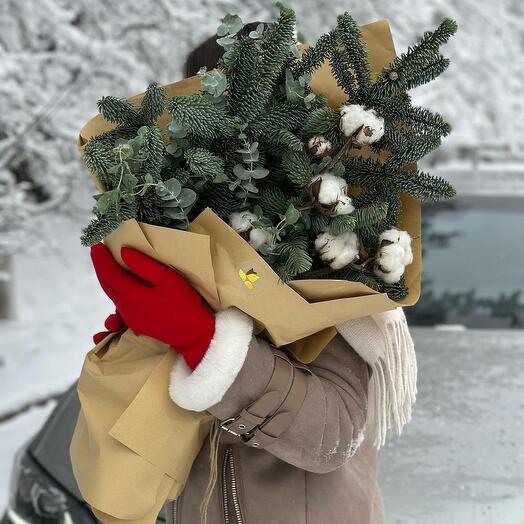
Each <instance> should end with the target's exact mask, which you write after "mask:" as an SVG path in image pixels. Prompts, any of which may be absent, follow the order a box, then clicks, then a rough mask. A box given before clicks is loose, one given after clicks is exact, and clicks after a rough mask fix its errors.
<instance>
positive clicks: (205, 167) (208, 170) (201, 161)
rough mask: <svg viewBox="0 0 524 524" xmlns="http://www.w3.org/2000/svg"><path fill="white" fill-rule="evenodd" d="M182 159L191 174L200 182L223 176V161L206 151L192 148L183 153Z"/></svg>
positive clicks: (200, 148)
mask: <svg viewBox="0 0 524 524" xmlns="http://www.w3.org/2000/svg"><path fill="white" fill-rule="evenodd" d="M184 157H185V159H186V160H187V164H188V166H189V169H190V170H191V171H192V173H193V174H194V175H195V176H196V177H197V178H199V179H200V180H201V181H202V182H207V181H208V180H211V179H214V178H215V177H220V176H222V175H225V172H224V160H223V159H222V158H221V157H219V156H218V155H215V154H213V153H212V152H211V151H209V150H208V149H204V148H202V147H193V148H189V149H186V150H185V151H184Z"/></svg>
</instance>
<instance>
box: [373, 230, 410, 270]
mask: <svg viewBox="0 0 524 524" xmlns="http://www.w3.org/2000/svg"><path fill="white" fill-rule="evenodd" d="M378 241H379V246H382V244H383V242H384V241H386V242H392V243H394V244H398V245H399V246H402V248H403V250H404V255H403V257H402V263H403V264H404V265H405V266H407V265H408V264H411V263H412V262H413V251H412V249H411V236H410V235H409V233H408V232H407V231H402V230H400V229H396V228H392V229H387V230H386V231H384V232H383V233H381V234H380V236H379V237H378ZM381 249H383V248H382V247H381Z"/></svg>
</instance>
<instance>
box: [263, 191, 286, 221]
mask: <svg viewBox="0 0 524 524" xmlns="http://www.w3.org/2000/svg"><path fill="white" fill-rule="evenodd" d="M258 204H259V206H260V207H261V208H262V209H263V210H264V213H267V214H268V215H270V216H276V215H283V214H284V213H285V212H286V209H287V207H288V201H287V198H286V195H285V194H284V192H283V191H282V189H280V188H279V187H277V186H265V187H262V188H261V189H260V195H259V199H258Z"/></svg>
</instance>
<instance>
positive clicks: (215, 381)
mask: <svg viewBox="0 0 524 524" xmlns="http://www.w3.org/2000/svg"><path fill="white" fill-rule="evenodd" d="M226 312H229V313H226ZM221 313H222V314H224V320H223V326H224V332H222V331H221V330H220V329H219V328H218V326H219V325H220V326H221V327H222V321H221V319H220V317H219V316H218V315H221ZM221 313H218V315H217V330H216V334H215V337H214V338H213V341H212V342H211V345H210V348H209V350H208V353H206V356H205V357H204V359H203V360H202V362H201V363H200V364H199V365H198V366H197V368H196V369H195V370H194V371H193V373H191V370H190V369H189V368H188V367H187V365H186V364H185V363H184V361H183V359H178V360H177V363H176V364H175V366H174V368H173V372H172V375H171V386H170V394H171V398H172V399H173V400H174V402H176V403H177V404H178V405H180V406H181V407H183V408H185V409H190V410H194V411H200V410H208V411H209V412H210V413H212V414H213V415H214V416H216V417H217V418H218V419H219V420H226V419H228V418H230V417H233V416H236V415H237V414H238V413H240V411H242V409H243V408H244V407H246V406H248V405H249V404H251V403H252V402H254V401H255V400H256V399H257V398H259V397H260V396H261V395H262V394H263V392H264V390H265V388H266V386H267V384H268V383H269V380H270V378H271V374H272V372H273V367H274V359H275V357H274V354H273V350H272V348H271V346H270V344H269V343H267V342H266V341H265V340H263V339H259V338H257V337H255V336H252V333H251V330H252V327H251V320H250V319H249V317H247V316H246V315H244V314H243V313H241V312H239V311H238V310H234V309H232V310H225V312H221ZM219 323H220V324H219ZM308 368H309V371H310V373H308V374H307V378H306V380H307V392H306V397H305V399H304V402H303V403H302V407H301V408H300V410H299V411H298V412H297V413H296V414H295V417H294V419H293V422H292V423H291V425H290V426H289V427H288V428H287V429H286V430H285V431H284V433H282V434H281V435H280V437H278V438H277V439H276V440H275V441H274V442H272V443H271V444H269V445H268V446H266V447H265V450H266V451H268V452H270V453H272V454H273V455H275V456H276V457H278V458H280V459H281V460H284V461H286V462H288V463H290V464H292V465H294V466H296V467H299V468H301V469H305V470H308V471H313V472H316V473H326V472H329V471H333V470H335V469H337V468H338V467H340V466H342V465H343V464H344V463H346V462H347V461H348V460H349V459H350V458H351V457H352V456H353V455H354V453H355V452H356V450H357V449H358V447H359V446H360V444H361V442H362V441H363V439H364V427H365V423H366V415H367V391H368V381H369V368H368V366H367V364H366V362H365V361H364V360H363V359H362V358H361V357H360V356H359V355H358V354H357V353H356V352H355V351H354V350H353V349H352V348H351V347H350V346H349V345H348V344H347V342H346V341H345V340H344V339H343V338H342V337H341V336H339V335H337V336H336V337H335V338H334V339H333V340H332V341H331V342H330V343H329V345H328V346H327V347H326V348H325V349H324V351H323V352H322V353H321V354H320V355H319V356H318V357H317V359H316V360H315V361H313V362H312V363H311V364H310V365H309V366H308Z"/></svg>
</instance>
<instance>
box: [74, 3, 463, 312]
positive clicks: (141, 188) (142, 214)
mask: <svg viewBox="0 0 524 524" xmlns="http://www.w3.org/2000/svg"><path fill="white" fill-rule="evenodd" d="M295 22H296V21H295V14H294V12H293V11H292V10H291V9H290V8H288V7H285V6H283V5H281V6H280V18H279V19H278V21H277V22H276V23H272V24H260V25H259V26H258V27H257V28H256V30H254V31H251V32H250V33H249V34H248V35H245V36H239V33H240V31H241V29H242V27H243V23H242V21H241V19H240V18H239V17H238V16H236V15H227V16H226V17H225V18H224V19H223V22H222V24H221V25H220V27H219V28H218V30H217V35H218V39H217V42H218V43H219V44H220V45H221V46H222V47H223V48H224V55H223V57H222V58H221V60H220V63H219V65H218V67H217V68H216V69H213V70H211V71H207V70H205V69H202V70H201V71H200V72H199V77H200V89H199V91H198V92H197V93H195V94H190V95H188V96H181V95H175V96H172V97H169V96H166V90H165V89H164V88H163V87H162V86H159V85H157V84H151V85H150V86H149V87H148V89H147V91H146V93H145V95H144V96H143V98H142V100H141V103H140V104H139V105H135V104H133V103H132V102H131V101H129V100H124V99H118V98H115V97H111V96H107V97H104V98H102V99H101V100H100V101H99V103H98V107H99V110H100V113H101V114H102V116H103V117H104V119H105V120H106V121H108V122H111V123H112V124H113V125H114V126H115V127H114V128H113V129H111V130H109V131H107V132H104V133H101V134H99V135H98V136H94V137H93V138H91V140H89V142H88V143H87V144H86V145H85V147H84V151H83V152H84V158H85V161H86V163H87V165H88V167H89V169H90V170H91V171H92V172H93V173H94V175H95V176H96V178H97V179H98V181H99V182H100V184H101V186H100V187H103V189H104V192H103V193H101V194H99V195H97V196H96V197H95V198H96V199H97V204H96V207H95V214H96V218H95V219H94V220H93V222H92V223H91V224H90V225H89V226H88V227H87V228H86V229H85V231H84V235H83V238H82V242H83V243H84V244H85V245H92V244H94V243H96V242H99V241H101V240H102V239H104V238H105V237H107V236H108V235H109V234H110V233H111V232H113V231H114V230H116V229H117V228H118V226H119V225H120V224H121V223H122V222H124V221H126V220H129V219H136V220H137V221H139V222H141V223H145V224H152V225H156V226H161V227H166V228H175V229H187V228H188V226H189V224H191V223H192V222H193V221H194V220H195V218H196V217H198V216H199V214H200V213H202V211H203V210H205V209H206V208H210V209H211V210H212V211H213V213H215V214H216V215H217V216H218V217H219V218H221V219H222V220H223V221H224V222H226V223H228V224H229V226H230V227H231V228H233V229H234V230H235V231H236V232H237V233H238V235H240V236H241V237H242V238H243V239H244V240H245V241H247V242H248V243H249V245H250V246H251V248H252V249H253V250H255V251H256V252H257V253H258V255H259V256H260V257H261V258H262V259H263V260H264V262H266V263H267V264H268V265H269V266H270V267H271V268H272V270H273V271H274V272H275V273H276V274H277V275H278V277H279V279H280V280H281V281H282V282H284V283H289V282H290V281H296V280H299V281H303V280H306V279H316V280H318V279H330V280H346V281H351V282H358V283H362V284H364V285H365V286H366V287H367V288H370V289H371V290H375V291H378V292H380V293H386V294H387V295H388V297H389V298H390V299H393V300H396V301H399V300H402V299H404V298H405V297H407V296H408V294H409V285H408V283H407V282H406V279H405V277H404V275H405V271H406V267H407V266H409V265H410V264H412V263H413V258H414V253H413V248H412V242H413V241H414V240H418V239H414V238H413V237H412V235H411V234H410V232H409V231H406V230H403V229H402V214H403V212H405V211H406V210H405V209H404V210H403V205H402V204H403V202H402V198H403V195H404V196H406V195H407V196H409V197H412V198H414V199H417V200H439V199H442V198H450V197H452V196H453V195H454V194H455V193H454V190H453V188H452V187H451V186H450V184H449V183H448V182H446V181H445V180H443V179H442V178H439V177H434V176H431V175H429V174H427V173H424V172H421V171H419V170H418V169H417V168H416V162H417V161H418V160H420V159H421V158H422V157H423V156H424V155H426V154H427V153H429V152H430V151H432V150H433V149H435V148H436V147H438V146H439V144H440V143H441V139H442V137H443V136H445V135H447V134H448V133H449V131H450V126H449V124H448V123H446V122H445V121H444V120H443V118H442V117H441V116H440V115H439V114H436V113H433V112H431V111H429V110H428V109H425V108H422V107H416V106H414V105H413V104H412V102H411V99H410V96H409V95H408V90H410V89H412V88H414V87H416V86H418V85H421V84H424V83H426V82H429V81H430V80H432V79H433V78H435V77H436V76H438V75H439V74H440V73H442V72H443V71H444V70H445V69H446V67H447V66H448V60H447V59H446V58H444V57H443V56H442V55H441V54H440V46H441V45H442V44H443V43H445V42H446V41H447V40H448V38H449V37H450V36H451V35H452V34H453V33H454V32H455V30H456V24H455V22H453V21H452V20H449V19H447V20H444V22H442V24H441V25H440V26H439V27H438V28H437V29H436V30H435V31H433V32H428V33H426V34H425V35H424V36H423V38H422V40H421V41H420V42H419V43H418V44H416V45H415V46H413V47H411V48H410V49H409V50H408V51H407V52H406V53H404V54H402V55H401V56H399V57H397V58H395V59H394V60H393V61H392V62H391V63H389V64H387V65H386V66H385V67H382V68H381V70H380V72H378V74H375V75H374V74H373V73H372V70H371V67H370V61H369V57H368V51H367V49H366V45H365V43H364V41H363V38H362V35H361V31H360V29H359V27H358V26H357V25H356V23H355V21H354V20H353V19H352V17H351V16H350V15H349V14H347V13H346V14H343V15H341V16H339V17H338V21H337V25H336V27H335V28H334V29H333V30H331V31H329V32H328V33H326V34H324V35H322V36H321V37H320V38H319V39H318V41H317V43H316V45H315V46H313V47H304V46H298V45H297V42H296V40H295V37H294V28H295ZM326 63H329V65H330V68H331V72H332V76H333V77H334V78H335V79H336V83H337V84H338V86H339V88H340V89H341V90H342V92H343V95H344V99H343V100H342V103H341V104H339V105H338V106H336V107H333V104H330V103H329V102H330V100H328V98H327V97H326V96H324V95H323V94H322V93H321V92H319V91H318V89H315V88H314V86H313V82H312V75H314V74H315V73H316V72H317V70H319V69H320V68H321V67H325V65H326ZM321 89H322V86H321ZM166 113H167V114H166ZM166 117H167V118H166ZM249 269H251V268H247V271H249ZM245 275H246V277H245V282H246V285H247V286H249V285H250V284H254V282H255V281H256V278H257V275H255V274H253V273H251V274H248V273H245ZM391 307H392V306H391V305H390V308H391ZM363 314H366V312H364V313H363Z"/></svg>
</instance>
